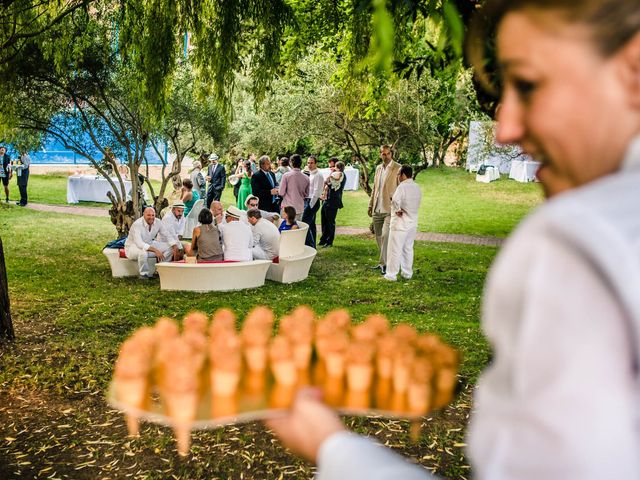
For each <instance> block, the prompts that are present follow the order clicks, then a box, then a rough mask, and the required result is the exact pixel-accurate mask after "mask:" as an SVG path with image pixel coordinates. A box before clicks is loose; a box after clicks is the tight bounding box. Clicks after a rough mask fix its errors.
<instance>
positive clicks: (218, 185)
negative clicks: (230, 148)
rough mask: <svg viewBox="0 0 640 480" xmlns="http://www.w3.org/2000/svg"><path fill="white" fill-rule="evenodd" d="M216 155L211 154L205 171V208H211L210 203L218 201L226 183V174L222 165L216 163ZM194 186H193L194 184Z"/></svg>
mask: <svg viewBox="0 0 640 480" xmlns="http://www.w3.org/2000/svg"><path fill="white" fill-rule="evenodd" d="M218 158H219V157H218V155H216V154H215V153H212V154H211V155H209V161H210V162H211V163H209V168H208V170H207V182H209V189H208V190H207V208H210V207H211V202H213V201H214V200H220V197H222V190H224V184H225V182H226V181H227V173H226V172H225V171H224V165H220V164H219V163H218ZM194 185H195V184H194Z"/></svg>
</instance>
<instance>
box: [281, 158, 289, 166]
mask: <svg viewBox="0 0 640 480" xmlns="http://www.w3.org/2000/svg"><path fill="white" fill-rule="evenodd" d="M280 165H282V166H283V167H288V166H289V157H282V158H281V159H280Z"/></svg>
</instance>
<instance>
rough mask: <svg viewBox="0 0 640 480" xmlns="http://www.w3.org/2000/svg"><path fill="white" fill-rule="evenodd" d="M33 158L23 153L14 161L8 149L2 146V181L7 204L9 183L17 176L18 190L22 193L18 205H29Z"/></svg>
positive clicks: (0, 160)
mask: <svg viewBox="0 0 640 480" xmlns="http://www.w3.org/2000/svg"><path fill="white" fill-rule="evenodd" d="M30 165H31V158H30V157H29V155H28V154H27V153H26V152H22V153H21V154H20V155H18V156H17V157H16V158H15V159H14V160H13V161H12V160H11V157H10V156H9V154H8V153H7V148H6V147H5V146H2V145H0V180H2V186H3V187H4V198H5V202H6V203H9V181H10V180H11V178H12V177H13V176H14V175H15V176H16V180H17V184H18V190H19V191H20V200H19V201H17V202H16V205H19V206H21V207H24V206H26V205H27V201H28V197H27V184H28V183H29V166H30Z"/></svg>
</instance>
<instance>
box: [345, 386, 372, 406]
mask: <svg viewBox="0 0 640 480" xmlns="http://www.w3.org/2000/svg"><path fill="white" fill-rule="evenodd" d="M344 403H345V406H346V407H348V408H352V409H354V410H367V409H368V408H370V406H371V397H370V395H369V392H368V391H367V390H348V391H347V395H346V396H345V400H344Z"/></svg>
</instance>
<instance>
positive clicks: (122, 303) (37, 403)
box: [0, 172, 533, 479]
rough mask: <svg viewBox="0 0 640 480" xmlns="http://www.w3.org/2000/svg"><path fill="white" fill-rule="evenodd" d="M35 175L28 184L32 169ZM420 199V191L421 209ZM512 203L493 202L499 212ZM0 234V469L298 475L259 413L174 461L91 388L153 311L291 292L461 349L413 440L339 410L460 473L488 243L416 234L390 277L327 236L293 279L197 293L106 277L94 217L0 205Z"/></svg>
mask: <svg viewBox="0 0 640 480" xmlns="http://www.w3.org/2000/svg"><path fill="white" fill-rule="evenodd" d="M444 178H445V174H441V173H439V174H427V175H424V177H423V179H422V181H424V185H425V189H426V191H430V190H431V191H435V190H436V187H435V186H434V187H432V188H428V187H429V186H430V185H431V184H435V185H438V189H439V190H440V191H442V190H443V189H444V186H443V184H442V180H443V179H444ZM446 179H447V180H450V181H451V182H452V191H453V190H455V189H460V188H462V185H463V184H464V182H465V181H466V180H465V179H464V176H463V175H460V174H458V173H457V172H456V173H453V174H450V175H447V176H446ZM34 180H35V181H34V183H33V184H32V185H31V188H32V189H33V190H34V193H35V189H36V186H37V185H38V181H39V180H40V179H37V178H36V179H34ZM503 183H504V184H507V182H503ZM41 185H42V184H41ZM454 185H455V189H453V186H454ZM485 187H486V186H485ZM51 191H52V190H51ZM358 195H360V197H362V194H349V198H358ZM521 195H524V194H521ZM526 196H531V197H533V194H532V193H526ZM34 201H35V200H34ZM358 201H359V200H358ZM350 203H355V202H350ZM494 204H495V199H494ZM506 205H507V206H506V207H505V209H508V206H509V204H508V203H507V204H506ZM436 207H438V208H440V206H438V205H437V204H434V205H433V206H432V207H431V209H432V210H435V209H436ZM511 207H513V206H511ZM447 208H448V209H449V210H451V209H452V208H453V207H452V206H450V205H449V206H448V207H447ZM519 208H520V207H519ZM429 209H430V208H429V205H428V202H427V203H426V204H425V210H426V216H427V219H428V218H429V213H428V211H429ZM345 210H347V209H345ZM344 213H346V212H343V214H344ZM431 216H432V217H434V218H439V217H440V216H436V215H435V214H431ZM515 216H517V214H511V215H507V213H506V212H505V213H504V215H503V216H501V218H503V219H504V218H515ZM345 217H346V215H345ZM354 218H357V217H356V216H355V215H354ZM502 221H503V222H505V224H504V225H503V226H502V228H503V231H505V233H506V220H502ZM442 225H448V224H446V223H442ZM450 225H453V224H450ZM450 228H451V229H454V227H453V226H452V227H450ZM43 232H46V235H45V234H44V233H43ZM465 233H468V231H467V232H465ZM0 234H1V236H2V240H3V242H4V251H5V258H6V263H7V271H8V280H9V285H10V296H11V308H12V314H13V318H14V324H15V328H16V335H17V340H16V341H15V342H14V345H12V346H6V345H5V346H3V345H1V344H0V465H2V464H4V465H5V466H4V467H2V466H0V477H1V478H39V477H41V476H42V477H43V478H44V477H48V476H51V475H53V477H52V478H74V479H79V478H106V477H109V478H124V477H125V476H130V477H131V478H158V479H160V478H170V477H171V478H185V479H186V478H189V479H194V478H240V477H241V476H244V477H245V478H278V477H280V476H287V477H290V478H310V477H311V476H312V474H313V471H312V469H311V468H310V467H309V466H308V465H306V464H305V463H304V462H302V461H300V460H298V459H296V458H294V457H292V456H291V455H290V454H288V453H286V452H285V451H284V450H283V449H282V448H281V447H280V446H279V445H278V444H277V443H274V442H273V441H272V437H271V436H270V434H268V433H267V432H265V431H264V429H263V428H262V427H261V426H260V425H259V424H248V425H242V426H238V427H226V428H219V429H216V430H213V431H210V432H200V433H198V434H197V435H196V436H195V439H194V449H193V452H192V454H191V455H190V456H189V457H188V458H187V459H185V460H182V459H179V458H178V457H177V456H176V455H175V453H174V452H173V445H172V440H171V435H170V432H169V431H168V430H167V429H164V428H160V427H156V426H147V427H145V428H144V429H143V431H142V437H141V438H140V439H137V440H133V441H131V440H128V439H126V438H125V437H124V431H125V429H124V422H123V420H122V418H121V416H120V415H118V414H117V413H115V412H113V411H111V410H110V409H108V408H107V407H106V405H105V402H104V397H103V395H104V391H105V388H106V386H107V384H108V381H109V379H110V376H111V370H112V366H113V361H114V359H115V356H116V354H117V350H118V346H119V344H120V342H122V341H123V339H125V338H126V337H127V335H129V334H130V333H131V331H132V330H133V329H135V328H137V327H139V326H141V325H148V324H151V323H152V322H153V321H154V320H155V319H156V318H157V317H159V316H161V315H168V316H172V317H175V318H181V317H182V316H184V315H185V314H186V313H187V312H189V311H190V310H194V309H197V310H202V311H205V312H213V311H214V310H216V309H217V308H220V307H224V306H227V307H231V308H233V309H234V310H235V311H236V312H237V313H238V314H239V315H240V316H243V315H244V314H245V313H246V312H247V311H248V310H249V309H250V308H251V307H252V306H254V305H256V304H266V305H269V306H270V307H271V308H273V309H274V311H275V312H276V314H277V315H279V316H280V315H283V314H285V313H286V312H288V311H290V310H291V309H292V308H293V307H294V306H296V305H298V304H301V303H306V304H309V305H311V306H312V307H313V308H314V309H315V310H316V311H317V312H318V313H320V314H323V313H325V312H327V311H329V310H331V309H334V308H341V307H344V308H347V309H348V310H349V311H350V312H351V313H352V315H353V317H354V319H355V320H356V321H359V320H361V319H362V318H363V317H364V316H365V315H367V314H369V313H373V312H382V313H384V314H386V315H387V316H388V317H389V318H390V319H391V321H392V322H393V323H395V322H401V321H404V322H410V323H412V324H413V325H415V326H416V327H417V328H418V329H419V330H420V331H431V332H435V333H438V334H440V335H441V336H442V337H443V338H444V339H445V340H446V341H448V342H450V343H451V344H453V345H455V346H456V347H458V348H459V349H460V350H461V352H462V354H463V364H462V368H461V377H462V382H463V384H464V385H467V386H466V388H465V389H464V392H463V394H462V395H461V396H460V397H459V398H458V399H457V400H456V401H455V402H454V404H453V405H452V406H451V407H448V408H447V409H445V410H444V411H443V412H440V413H437V414H434V415H432V416H430V417H429V420H426V421H425V422H424V432H423V434H422V436H421V437H420V439H419V441H418V442H417V443H416V444H411V443H410V442H409V441H408V433H407V432H408V425H407V424H406V423H405V422H398V421H384V420H380V419H372V420H362V419H358V418H351V419H349V420H348V422H349V424H350V425H351V426H352V427H353V428H355V429H356V430H358V431H361V432H363V433H366V434H370V435H376V436H377V437H378V438H379V439H380V440H381V441H383V442H388V443H389V444H391V445H394V446H395V447H396V448H398V450H400V451H402V452H404V453H407V454H409V455H411V456H412V457H413V458H415V459H416V461H418V462H421V463H423V464H424V465H427V466H429V467H433V468H434V469H435V470H436V472H437V473H438V474H440V475H442V476H444V477H446V478H462V477H468V475H469V473H468V466H467V462H466V459H465V458H464V455H463V451H462V449H461V448H460V446H461V444H462V442H463V441H464V440H463V435H464V430H465V427H466V421H467V418H468V414H469V409H470V402H469V394H470V392H471V390H472V385H473V383H474V382H475V380H476V378H477V375H478V373H479V372H480V370H481V369H482V368H483V367H484V365H486V362H487V361H488V358H489V348H488V345H487V343H486V341H485V340H484V338H483V337H482V335H481V332H480V328H479V310H480V295H481V292H482V286H483V283H484V279H485V275H486V272H487V268H488V266H489V264H490V263H491V261H492V259H493V257H494V256H495V254H496V251H497V250H496V249H495V248H491V247H474V246H468V245H458V244H435V243H421V242H418V243H417V244H416V261H415V268H416V274H415V276H414V279H413V280H411V281H410V282H406V281H400V282H397V283H389V282H385V281H384V280H383V279H381V278H380V277H379V276H378V275H377V274H375V273H374V272H372V271H371V270H370V269H369V266H370V265H371V264H372V263H375V260H376V258H377V250H376V246H375V242H374V241H373V240H372V239H371V238H370V237H347V236H339V237H338V238H337V239H336V242H335V247H334V248H332V249H327V250H322V251H320V252H319V253H318V256H317V258H316V260H315V262H314V264H313V267H312V269H311V273H310V277H309V279H307V280H306V281H304V282H301V283H298V284H293V285H281V284H276V283H272V282H268V283H267V284H266V285H265V286H264V287H262V288H260V289H257V290H253V291H250V292H231V293H209V294H196V293H188V292H161V291H160V290H159V284H158V282H157V281H151V282H140V281H139V280H138V279H137V278H133V279H113V278H111V275H110V271H109V268H108V265H107V261H106V259H105V258H104V257H103V256H102V255H101V253H100V252H101V249H102V247H103V246H104V244H105V243H106V242H107V241H108V240H110V239H112V237H113V236H114V229H113V227H112V226H111V225H110V223H109V221H108V219H106V218H88V217H79V216H66V215H61V214H50V213H42V212H37V211H32V210H27V209H19V208H18V207H15V206H14V207H7V206H4V205H1V206H0ZM238 452H242V454H239V453H238ZM116 460H117V461H116ZM41 471H43V472H42V473H39V472H41ZM3 474H5V476H3ZM45 474H46V475H45ZM54 474H55V475H54Z"/></svg>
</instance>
